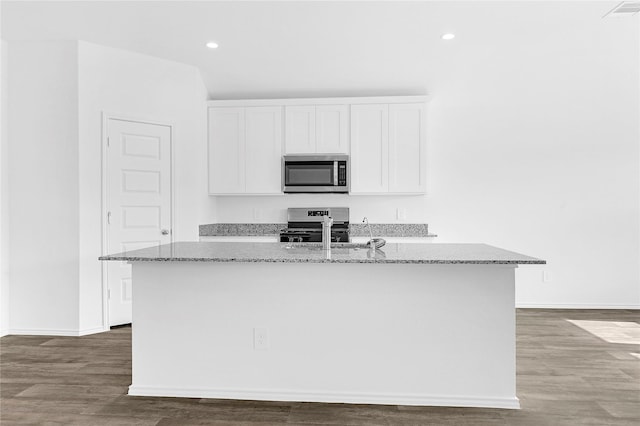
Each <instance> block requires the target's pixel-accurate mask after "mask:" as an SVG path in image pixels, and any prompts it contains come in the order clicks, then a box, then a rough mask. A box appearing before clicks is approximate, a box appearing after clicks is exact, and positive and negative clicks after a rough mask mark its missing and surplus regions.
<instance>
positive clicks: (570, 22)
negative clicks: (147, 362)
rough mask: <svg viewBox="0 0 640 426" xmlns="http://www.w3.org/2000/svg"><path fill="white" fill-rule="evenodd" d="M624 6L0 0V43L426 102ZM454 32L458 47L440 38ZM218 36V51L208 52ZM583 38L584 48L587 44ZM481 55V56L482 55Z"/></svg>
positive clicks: (251, 87) (321, 91) (225, 87)
mask: <svg viewBox="0 0 640 426" xmlns="http://www.w3.org/2000/svg"><path fill="white" fill-rule="evenodd" d="M617 3H618V2H617V1H616V0H614V1H602V2H593V1H585V2H479V1H473V2H457V1H453V2H452V1H448V2H434V1H430V2H393V1H389V2H361V1H355V2H354V1H349V2H307V1H305V2H281V1H279V2H268V1H260V2H219V1H217V2H204V1H197V2H185V1H174V2H150V1H143V2H114V1H111V2H96V1H87V2H81V1H74V2H52V1H47V2H31V1H29V2H24V1H19V2H12V1H4V2H2V4H1V6H2V38H3V39H5V40H8V41H11V40H76V39H77V40H85V41H89V42H93V43H98V44H103V45H107V46H112V47H117V48H122V49H127V50H131V51H135V52H140V53H144V54H148V55H152V56H157V57H161V58H166V59H170V60H174V61H178V62H182V63H186V64H191V65H193V66H195V67H197V68H199V69H200V70H201V73H202V76H203V80H204V82H205V84H206V86H207V88H208V90H209V93H210V96H211V98H215V99H228V98H255V97H295V96H362V95H385V94H425V93H427V92H430V88H431V87H432V86H434V85H437V84H438V82H439V81H440V80H442V79H444V78H445V77H446V76H447V75H449V74H450V73H455V72H456V68H459V67H464V58H465V57H468V56H476V57H477V55H486V56H487V60H491V56H492V55H510V54H511V53H512V52H515V51H518V50H519V49H522V48H526V47H527V46H528V45H536V47H537V48H536V50H540V45H541V44H542V45H544V44H546V43H548V44H549V46H552V45H553V44H554V43H556V42H557V40H558V39H559V38H561V39H566V38H571V37H573V34H574V31H573V30H574V29H576V28H577V26H581V27H584V26H586V25H613V24H607V23H604V24H603V20H602V19H601V17H602V15H603V14H604V13H606V12H607V11H608V10H610V9H611V8H612V7H613V6H615V5H616V4H617ZM446 32H454V33H456V35H457V37H456V39H455V40H453V41H448V42H446V41H443V40H441V38H440V36H441V34H443V33H446ZM210 40H215V41H217V42H218V43H219V44H220V48H219V49H217V50H210V49H207V48H206V47H204V44H205V42H207V41H210ZM585 42H588V40H585ZM476 59H477V58H476Z"/></svg>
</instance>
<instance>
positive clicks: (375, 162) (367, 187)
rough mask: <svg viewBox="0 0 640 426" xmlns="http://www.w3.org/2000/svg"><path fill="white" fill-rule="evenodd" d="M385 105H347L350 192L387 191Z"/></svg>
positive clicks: (387, 129) (387, 118)
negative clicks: (349, 112) (349, 114)
mask: <svg viewBox="0 0 640 426" xmlns="http://www.w3.org/2000/svg"><path fill="white" fill-rule="evenodd" d="M388 150H389V107H388V106H387V105H379V104H369V105H352V106H351V192H352V193H354V194H358V193H359V194H367V193H381V192H387V191H388V190H389V178H388V172H389V162H388Z"/></svg>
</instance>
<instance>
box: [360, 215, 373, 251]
mask: <svg viewBox="0 0 640 426" xmlns="http://www.w3.org/2000/svg"><path fill="white" fill-rule="evenodd" d="M362 223H366V224H367V228H368V229H369V241H368V244H369V247H371V248H372V249H374V250H375V248H376V244H375V241H373V233H372V232H371V225H369V219H367V217H366V216H365V217H364V218H363V219H362Z"/></svg>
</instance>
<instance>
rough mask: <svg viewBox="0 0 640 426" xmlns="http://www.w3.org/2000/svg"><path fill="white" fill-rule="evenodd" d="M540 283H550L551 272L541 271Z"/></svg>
mask: <svg viewBox="0 0 640 426" xmlns="http://www.w3.org/2000/svg"><path fill="white" fill-rule="evenodd" d="M542 282H543V283H548V282H551V271H546V270H545V271H542Z"/></svg>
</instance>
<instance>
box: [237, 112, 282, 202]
mask: <svg viewBox="0 0 640 426" xmlns="http://www.w3.org/2000/svg"><path fill="white" fill-rule="evenodd" d="M245 123H246V124H245V132H246V136H245V141H246V142H245V146H246V149H245V151H246V163H245V167H246V168H245V170H246V174H245V179H246V182H247V184H246V192H247V193H250V194H279V193H282V183H281V180H282V178H281V173H282V172H281V168H282V107H250V108H246V110H245Z"/></svg>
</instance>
